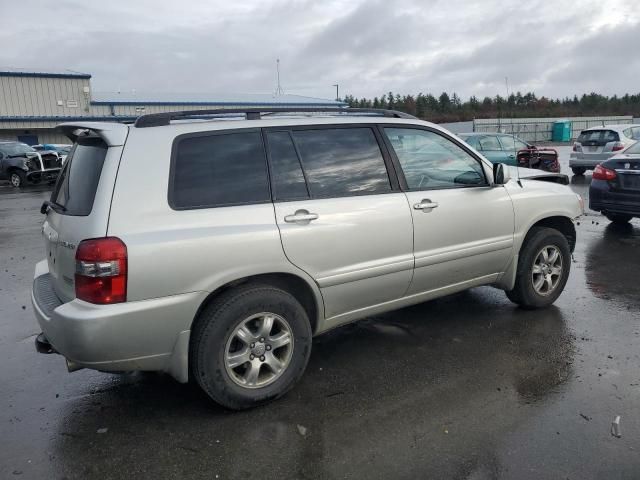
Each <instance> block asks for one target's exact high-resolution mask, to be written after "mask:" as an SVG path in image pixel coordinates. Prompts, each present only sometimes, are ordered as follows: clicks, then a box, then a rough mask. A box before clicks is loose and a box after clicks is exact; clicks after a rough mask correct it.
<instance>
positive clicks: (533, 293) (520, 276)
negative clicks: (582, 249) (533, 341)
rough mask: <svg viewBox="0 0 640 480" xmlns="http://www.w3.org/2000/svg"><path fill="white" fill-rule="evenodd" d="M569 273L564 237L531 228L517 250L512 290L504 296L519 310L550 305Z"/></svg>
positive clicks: (551, 229)
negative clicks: (520, 308)
mask: <svg viewBox="0 0 640 480" xmlns="http://www.w3.org/2000/svg"><path fill="white" fill-rule="evenodd" d="M570 270H571V251H570V250H569V242H568V241H567V239H566V237H565V236H564V235H562V234H561V233H560V232H558V231H557V230H555V229H553V228H544V227H534V228H532V229H531V230H530V231H529V233H528V234H527V237H526V238H525V241H524V243H523V245H522V248H521V249H520V256H519V258H518V271H517V273H516V282H515V285H514V287H513V290H510V291H507V292H506V293H507V297H509V300H511V301H512V302H514V303H516V304H518V305H520V306H521V307H523V308H528V309H535V308H544V307H548V306H549V305H551V304H552V303H553V302H555V301H556V299H557V298H558V297H559V296H560V294H561V293H562V290H563V289H564V287H565V285H566V284H567V280H568V278H569V272H570Z"/></svg>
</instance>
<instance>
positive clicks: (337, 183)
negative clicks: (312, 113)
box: [292, 128, 391, 197]
mask: <svg viewBox="0 0 640 480" xmlns="http://www.w3.org/2000/svg"><path fill="white" fill-rule="evenodd" d="M292 133H293V138H294V140H295V143H296V145H297V147H298V151H299V152H300V157H301V158H300V159H301V161H302V166H303V168H304V172H305V174H306V177H307V183H308V186H309V191H310V193H311V196H312V197H344V196H349V195H362V194H376V193H385V192H389V191H391V183H390V181H389V175H388V173H387V168H386V166H385V163H384V159H383V157H382V153H381V151H380V146H379V145H378V141H377V140H376V137H375V134H374V133H373V130H372V129H370V128H333V129H331V128H330V129H318V130H295V131H293V132H292Z"/></svg>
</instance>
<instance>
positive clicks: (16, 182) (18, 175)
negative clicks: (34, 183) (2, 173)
mask: <svg viewBox="0 0 640 480" xmlns="http://www.w3.org/2000/svg"><path fill="white" fill-rule="evenodd" d="M9 183H11V186H12V187H15V188H22V187H24V186H25V185H26V184H27V176H26V175H25V173H24V172H23V171H21V170H13V171H12V172H11V173H10V174H9Z"/></svg>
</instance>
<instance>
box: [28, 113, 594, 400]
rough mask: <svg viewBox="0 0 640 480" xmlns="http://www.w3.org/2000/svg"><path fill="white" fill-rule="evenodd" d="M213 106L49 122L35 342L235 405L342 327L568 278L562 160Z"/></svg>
mask: <svg viewBox="0 0 640 480" xmlns="http://www.w3.org/2000/svg"><path fill="white" fill-rule="evenodd" d="M225 112H226V113H225V114H221V112H220V111H205V112H176V113H165V114H152V115H145V116H142V117H140V118H139V119H138V120H137V121H136V123H135V124H133V125H124V124H115V123H73V124H63V125H61V126H60V129H61V130H62V131H63V132H65V133H66V135H67V136H68V137H69V138H70V139H71V140H72V141H73V142H74V147H73V149H72V151H71V153H70V154H69V158H68V160H67V162H66V163H65V166H64V170H63V172H62V173H61V177H60V179H59V181H58V183H57V184H56V187H55V189H54V191H53V194H52V196H51V200H50V201H47V202H45V204H44V205H43V207H42V212H43V213H44V214H45V215H46V219H45V222H44V225H43V227H42V232H43V235H44V238H45V243H46V260H44V261H42V262H40V263H38V264H37V266H36V271H35V279H34V283H33V296H32V300H33V306H34V309H35V313H36V317H37V319H38V322H39V324H40V326H41V328H42V332H43V333H42V334H41V335H39V336H38V339H37V340H36V346H37V348H38V350H39V351H40V352H46V353H53V352H55V353H60V354H62V355H63V356H64V357H65V358H66V361H67V366H68V369H69V370H70V371H73V370H77V369H80V368H92V369H96V370H102V371H130V370H155V371H164V372H168V373H169V374H171V375H172V376H173V377H174V378H176V379H177V380H178V381H180V382H187V381H188V380H189V379H190V378H191V379H194V380H195V381H196V382H197V383H198V384H199V385H200V386H201V387H202V388H203V390H204V391H205V392H206V393H207V394H208V395H209V396H210V397H211V398H212V399H214V400H215V401H216V402H219V403H220V404H222V405H224V406H226V407H229V408H234V409H241V408H247V407H251V406H254V405H258V404H262V403H265V402H267V401H269V400H272V399H274V398H277V397H279V396H281V395H282V394H283V393H285V392H286V391H287V390H288V389H289V388H291V387H292V386H293V385H294V384H295V382H296V381H297V380H298V379H299V378H300V376H301V375H302V373H303V371H304V369H305V366H306V364H307V360H308V359H309V355H310V352H311V339H312V337H313V336H314V335H318V334H320V333H323V332H326V331H327V330H330V329H332V328H335V327H337V326H339V325H344V324H345V323H348V322H352V321H354V320H357V319H360V318H363V317H366V316H369V315H374V314H378V313H381V312H385V311H388V310H393V309H397V308H400V307H404V306H407V305H412V304H416V303H419V302H424V301H426V300H430V299H433V298H437V297H440V296H443V295H448V294H451V293H454V292H459V291H461V290H464V289H468V288H470V287H475V286H479V285H493V286H495V287H497V288H500V289H503V290H505V291H506V292H507V295H508V297H509V298H510V299H511V300H512V301H514V302H515V303H517V304H519V305H521V306H523V307H525V308H538V307H545V306H547V305H550V304H551V303H553V302H554V301H555V300H556V298H558V296H559V295H560V293H561V292H562V290H563V288H564V286H565V283H566V281H567V277H568V275H569V269H570V266H571V252H572V250H573V248H574V245H575V241H576V233H575V229H574V224H573V220H574V219H575V218H576V217H577V216H579V215H580V214H581V213H582V211H583V205H582V203H581V199H580V197H579V196H576V195H575V194H574V193H572V192H571V190H570V189H569V188H568V187H567V186H566V183H568V179H567V177H566V176H561V175H557V174H549V173H547V172H541V171H538V170H532V171H526V170H524V169H520V171H519V172H517V174H518V176H519V179H518V180H517V181H516V179H515V178H514V179H513V180H510V178H509V177H510V176H515V174H516V170H515V169H511V167H505V166H504V165H502V164H497V165H495V166H494V165H492V164H491V163H490V162H489V161H487V160H486V159H485V158H483V157H482V155H480V154H479V153H478V152H477V151H475V150H473V149H472V148H471V147H469V146H468V145H467V144H465V143H464V142H462V141H461V140H460V139H459V138H457V137H455V136H453V135H452V134H450V133H448V132H447V131H446V130H444V129H442V128H439V127H438V126H436V125H433V124H430V123H427V122H423V121H420V120H417V119H415V118H413V117H409V116H407V115H404V114H401V113H397V112H392V111H360V110H354V109H348V110H344V109H342V110H335V111H323V112H320V113H317V114H313V113H311V112H300V110H297V111H296V112H289V113H287V112H282V111H269V112H266V114H265V112H264V111H263V112H259V111H257V110H250V111H243V112H238V111H225ZM238 115H240V116H238Z"/></svg>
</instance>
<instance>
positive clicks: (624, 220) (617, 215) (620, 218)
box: [605, 213, 633, 225]
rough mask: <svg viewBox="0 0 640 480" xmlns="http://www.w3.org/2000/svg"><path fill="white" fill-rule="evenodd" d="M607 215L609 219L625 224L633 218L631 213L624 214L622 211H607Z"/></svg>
mask: <svg viewBox="0 0 640 480" xmlns="http://www.w3.org/2000/svg"><path fill="white" fill-rule="evenodd" d="M605 217H607V218H608V219H609V221H611V222H612V223H615V224H616V225H624V224H626V223H629V222H630V221H631V219H632V218H633V217H632V216H631V215H624V214H620V213H607V214H605Z"/></svg>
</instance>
